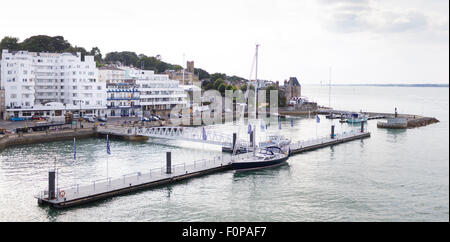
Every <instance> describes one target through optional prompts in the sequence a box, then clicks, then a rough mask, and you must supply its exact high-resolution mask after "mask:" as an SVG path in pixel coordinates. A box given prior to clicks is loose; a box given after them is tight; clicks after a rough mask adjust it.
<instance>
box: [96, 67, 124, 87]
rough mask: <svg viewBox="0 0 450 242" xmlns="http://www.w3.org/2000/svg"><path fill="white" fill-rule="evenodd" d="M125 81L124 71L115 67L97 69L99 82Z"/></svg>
mask: <svg viewBox="0 0 450 242" xmlns="http://www.w3.org/2000/svg"><path fill="white" fill-rule="evenodd" d="M125 79H126V78H125V70H123V69H120V68H119V67H117V66H115V65H107V66H101V67H99V68H98V80H99V81H100V82H105V83H122V82H124V80H125Z"/></svg>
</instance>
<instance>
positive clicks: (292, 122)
mask: <svg viewBox="0 0 450 242" xmlns="http://www.w3.org/2000/svg"><path fill="white" fill-rule="evenodd" d="M291 127H294V119H293V118H291Z"/></svg>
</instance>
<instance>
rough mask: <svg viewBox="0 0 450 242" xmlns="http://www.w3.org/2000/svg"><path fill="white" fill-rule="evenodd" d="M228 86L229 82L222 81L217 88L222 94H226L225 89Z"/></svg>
mask: <svg viewBox="0 0 450 242" xmlns="http://www.w3.org/2000/svg"><path fill="white" fill-rule="evenodd" d="M226 88H227V84H225V83H221V84H220V85H219V87H218V88H217V90H218V91H219V92H220V94H222V96H223V95H224V94H225V90H226Z"/></svg>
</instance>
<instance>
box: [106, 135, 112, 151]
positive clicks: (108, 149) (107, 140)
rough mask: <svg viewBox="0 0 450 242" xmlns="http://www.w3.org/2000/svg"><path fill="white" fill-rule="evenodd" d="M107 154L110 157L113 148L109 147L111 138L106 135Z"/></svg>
mask: <svg viewBox="0 0 450 242" xmlns="http://www.w3.org/2000/svg"><path fill="white" fill-rule="evenodd" d="M106 153H107V154H108V155H110V154H111V148H110V147H109V137H108V135H106Z"/></svg>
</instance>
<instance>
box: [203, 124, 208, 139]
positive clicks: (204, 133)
mask: <svg viewBox="0 0 450 242" xmlns="http://www.w3.org/2000/svg"><path fill="white" fill-rule="evenodd" d="M202 139H203V140H206V139H207V137H206V130H205V127H203V137H202Z"/></svg>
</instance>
